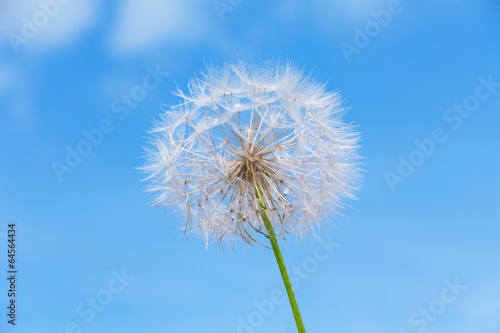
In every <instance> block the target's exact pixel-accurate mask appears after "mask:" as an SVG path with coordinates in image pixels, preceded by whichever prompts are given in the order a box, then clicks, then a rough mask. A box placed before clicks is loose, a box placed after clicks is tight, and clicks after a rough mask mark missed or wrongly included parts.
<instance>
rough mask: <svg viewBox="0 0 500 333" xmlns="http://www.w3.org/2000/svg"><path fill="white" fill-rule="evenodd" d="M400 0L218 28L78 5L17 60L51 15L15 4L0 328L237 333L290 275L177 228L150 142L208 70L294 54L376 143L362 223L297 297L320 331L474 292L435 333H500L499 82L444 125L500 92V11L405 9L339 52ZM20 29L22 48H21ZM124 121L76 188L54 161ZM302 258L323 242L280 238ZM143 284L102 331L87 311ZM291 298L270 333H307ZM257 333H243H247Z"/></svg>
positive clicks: (272, 5) (10, 7) (175, 9)
mask: <svg viewBox="0 0 500 333" xmlns="http://www.w3.org/2000/svg"><path fill="white" fill-rule="evenodd" d="M387 6H388V3H387V1H379V0H345V1H326V0H325V1H295V0H279V1H248V0H245V1H243V2H242V3H241V4H239V5H234V6H232V7H234V8H232V9H233V10H232V11H227V12H225V13H224V14H223V18H224V19H223V20H221V19H220V17H219V15H218V13H217V11H216V9H215V8H214V6H213V3H212V2H211V1H210V0H203V1H201V0H198V1H195V0H189V1H187V0H182V1H181V0H177V1H173V0H169V1H160V0H127V1H106V2H105V1H97V0H73V1H70V2H69V3H68V4H65V5H61V6H60V8H59V10H58V12H57V14H56V15H55V16H54V17H51V18H50V19H49V22H48V23H47V24H46V25H45V26H43V27H42V28H40V29H39V31H38V33H37V34H36V35H35V36H34V37H33V38H31V39H29V40H28V42H27V43H25V44H22V45H20V46H19V50H18V52H17V53H16V52H15V51H14V48H13V47H12V44H11V43H10V42H9V39H8V36H9V33H17V34H20V32H21V29H22V26H23V21H22V18H23V17H27V18H28V19H30V20H31V19H32V17H33V15H34V14H36V13H37V12H38V11H40V5H39V4H38V3H37V2H35V1H14V0H6V1H1V2H0V36H1V40H0V137H1V142H0V156H1V159H0V168H1V169H0V170H1V172H0V241H1V243H0V248H1V251H0V263H1V267H2V273H1V277H2V278H1V281H2V282H1V283H0V287H1V288H2V289H1V290H0V295H1V296H0V304H1V307H0V308H1V309H2V310H0V318H1V319H0V320H1V322H0V327H1V330H2V332H30V333H31V332H44V333H47V332H53V333H61V332H65V325H66V323H68V322H71V321H74V322H76V323H77V324H78V326H79V329H81V332H95V333H100V332H124V333H125V332H176V333H184V332H204V333H211V332H214V333H215V332H217V333H225V332H228V333H229V332H237V326H238V317H241V318H247V316H248V315H249V314H251V313H252V312H253V311H255V307H254V305H253V302H254V301H255V300H257V301H262V300H264V299H267V298H269V294H270V292H271V291H272V290H274V289H276V288H282V281H281V278H280V275H279V272H278V269H277V267H276V264H275V262H274V258H273V255H272V252H271V251H269V250H267V249H263V248H250V249H248V251H247V250H245V249H237V250H236V252H235V253H234V254H233V252H232V251H231V250H226V251H222V250H220V249H218V248H217V247H216V246H212V247H209V248H208V251H206V250H205V245H204V242H203V240H201V239H200V240H196V239H189V240H188V241H187V242H186V240H185V239H184V238H183V237H182V234H180V233H178V232H176V230H177V227H178V225H179V222H180V221H177V220H176V218H175V217H174V216H172V214H171V212H170V211H166V212H165V210H164V209H163V208H150V207H149V206H148V202H149V201H150V200H151V199H152V198H151V196H149V195H148V194H147V193H145V192H144V186H145V183H143V182H141V179H142V178H143V175H141V174H140V173H138V171H137V170H136V169H135V168H136V167H138V166H140V165H141V164H142V159H141V154H142V149H141V145H142V144H144V142H145V138H144V137H145V136H146V132H145V130H146V129H147V128H149V127H150V124H151V121H152V120H153V119H155V118H156V117H157V116H158V114H159V113H160V106H161V104H163V103H165V104H170V103H176V101H177V98H176V97H174V96H172V95H171V91H172V90H175V89H176V85H178V86H179V87H181V88H186V82H187V80H188V78H189V77H191V76H193V75H194V73H195V72H197V71H198V70H199V69H203V67H204V64H205V62H212V61H213V62H217V63H222V62H224V61H226V60H234V59H236V58H237V57H241V58H244V59H249V58H250V57H252V58H253V59H254V60H258V59H259V57H260V58H265V57H267V56H281V57H282V58H286V59H290V60H292V61H293V62H295V63H296V64H298V65H299V66H301V67H302V66H303V67H304V68H305V70H307V71H311V70H312V71H313V72H314V74H315V75H316V76H317V77H318V79H320V80H323V81H327V82H328V83H327V88H328V89H329V90H340V91H342V94H343V96H344V98H345V100H346V102H347V103H348V104H349V105H350V106H351V110H350V112H349V113H348V114H347V118H346V121H349V122H350V121H354V122H355V123H356V124H357V125H358V128H359V130H360V131H361V132H362V133H363V142H362V145H363V148H362V152H363V154H364V156H366V159H365V165H364V168H365V170H366V172H365V180H364V189H363V191H362V192H361V193H360V195H359V200H358V201H354V202H352V203H351V206H352V207H351V208H349V209H348V210H346V216H347V218H345V219H343V220H341V221H337V222H336V223H335V225H336V226H337V227H335V226H333V224H332V227H331V228H330V229H329V230H327V231H323V232H322V233H320V234H319V235H320V236H321V237H322V238H325V239H326V238H327V236H328V235H330V236H331V237H332V239H333V240H334V241H335V242H337V243H339V244H341V246H340V248H339V249H337V250H336V251H335V253H334V254H333V255H332V256H331V257H330V258H329V259H328V260H327V261H325V262H321V263H320V264H319V266H318V268H317V269H316V270H315V271H314V272H313V273H311V274H310V276H309V277H308V278H307V279H305V280H304V281H303V282H302V284H301V287H300V288H299V290H297V291H296V295H297V299H298V301H299V305H300V308H301V311H302V316H303V319H304V322H305V324H306V328H307V331H308V332H309V333H312V332H321V333H322V332H343V333H365V332H374V333H378V332H380V333H387V332H398V333H399V332H408V333H409V332H417V329H418V328H419V326H412V325H411V324H410V322H409V317H410V316H411V315H412V314H413V313H414V312H415V311H418V309H419V308H420V307H427V306H429V304H430V303H431V302H432V301H433V300H435V299H436V298H439V297H440V294H441V291H442V290H443V289H444V288H445V284H444V281H445V280H449V281H453V280H454V279H455V278H457V279H458V281H460V283H461V284H463V285H466V286H467V289H466V290H465V291H463V293H462V295H460V296H459V297H458V298H457V299H456V301H454V302H453V303H451V304H449V305H447V307H446V310H445V311H444V312H443V313H442V314H440V315H439V316H437V318H436V320H435V321H434V322H430V323H429V326H428V328H427V329H426V331H427V332H436V333H451V332H453V333H466V332H478V333H479V332H484V333H499V332H500V283H499V281H500V268H499V265H498V260H499V258H500V246H499V238H500V225H499V222H500V208H499V207H500V206H499V204H498V201H499V197H500V196H499V188H500V176H499V172H498V170H499V166H500V154H499V152H500V149H499V148H500V140H499V139H500V134H499V130H498V128H499V125H500V116H499V106H500V88H498V87H497V88H496V89H497V90H496V91H495V92H494V93H493V94H492V95H491V96H490V97H489V98H488V99H486V100H484V101H481V104H480V106H479V108H478V109H477V110H476V111H475V112H473V113H471V115H470V117H468V118H467V119H464V120H463V123H462V125H461V126H460V127H459V128H458V129H453V128H452V127H451V125H452V124H451V123H449V122H448V123H447V122H446V121H444V119H443V115H444V114H445V112H446V111H447V110H448V109H449V108H451V107H452V106H453V104H454V103H462V102H463V101H464V99H465V98H466V97H468V96H471V95H473V94H474V92H475V89H476V87H477V85H478V84H480V82H479V80H478V77H480V76H483V77H485V78H486V77H488V76H489V75H492V77H493V79H494V80H495V81H497V82H498V81H500V4H499V2H498V1H494V0H478V1H465V0H433V1H423V0H420V1H416V0H415V1H409V0H401V4H400V8H401V9H402V10H401V11H400V13H398V14H396V15H392V17H391V22H390V23H389V24H388V25H387V26H386V27H383V28H382V29H381V31H380V33H378V34H376V35H375V36H374V37H373V38H371V40H370V43H369V44H368V45H367V46H366V47H364V48H362V49H360V52H359V53H358V54H353V55H352V59H351V61H350V62H348V61H347V60H346V57H345V56H344V54H343V53H342V50H341V48H340V47H339V45H340V44H341V43H342V42H345V43H349V44H351V45H354V44H353V43H354V42H353V40H354V37H355V30H354V29H355V28H356V27H358V28H360V29H364V28H365V27H366V26H367V24H369V22H371V21H373V19H374V18H373V16H372V14H371V13H370V12H371V11H372V10H375V11H377V12H378V11H380V10H383V9H386V8H387ZM11 36H12V35H11ZM148 66H149V67H151V68H155V67H156V66H160V68H161V69H162V70H163V71H165V72H169V76H168V77H167V78H165V79H164V80H163V82H162V83H161V84H160V86H159V87H158V88H157V89H155V90H153V91H151V92H149V94H148V96H147V97H146V98H145V100H144V101H142V102H140V103H139V105H138V106H137V107H136V108H133V109H130V114H129V116H128V117H125V119H120V118H119V115H120V114H118V113H114V112H113V110H112V107H111V105H112V103H113V102H114V101H115V100H116V99H117V98H120V96H121V95H122V94H124V93H130V91H131V89H133V88H134V87H136V86H137V85H140V84H142V79H143V77H144V76H145V75H146V74H147V70H146V68H147V67H148ZM104 118H109V119H111V121H112V123H113V125H114V126H115V127H114V131H113V132H111V133H109V134H106V135H105V136H104V138H103V141H102V143H101V144H99V145H98V146H96V147H94V148H93V151H92V153H91V154H90V155H88V156H86V157H84V159H83V161H82V163H81V164H80V165H79V166H78V167H76V168H74V171H73V172H71V173H67V174H64V176H63V180H62V181H61V182H60V181H59V180H58V178H57V176H56V174H55V173H54V170H53V167H52V165H53V162H54V161H58V162H61V163H64V160H65V158H66V147H67V146H69V147H72V148H75V147H76V146H77V144H78V143H79V142H80V141H81V140H83V139H85V137H84V135H83V134H82V131H83V130H91V129H94V128H97V127H98V126H99V122H100V121H101V120H102V119H104ZM435 128H442V129H443V130H444V131H445V133H446V134H447V136H448V140H447V141H446V142H444V143H443V144H439V145H437V147H436V150H435V152H434V153H433V154H432V155H431V156H429V157H428V158H426V160H425V161H424V163H423V164H422V165H420V166H418V167H417V168H416V169H415V171H414V173H413V174H412V175H411V176H410V177H408V178H407V179H406V181H405V182H404V183H399V184H397V185H396V187H395V191H391V189H390V187H389V185H388V183H387V181H386V179H385V176H384V174H385V173H386V172H387V171H390V172H396V171H397V168H398V165H399V160H398V157H399V156H403V157H404V158H408V156H409V155H410V153H412V151H414V150H415V149H416V145H415V143H414V140H416V139H419V140H422V139H425V138H429V137H430V136H431V132H432V131H433V130H434V129H435ZM11 221H15V222H16V223H17V225H18V247H19V254H18V259H19V266H18V267H19V271H20V274H19V278H18V289H19V298H18V325H17V326H16V327H15V329H12V328H11V327H9V326H10V325H7V324H6V317H5V312H6V309H5V306H6V302H7V297H6V289H7V284H6V281H5V278H4V277H3V276H4V274H5V273H4V271H5V265H6V259H7V258H6V246H5V245H6V242H5V241H6V239H5V238H4V237H5V234H6V229H7V223H8V222H11ZM282 244H283V245H282V246H283V248H282V250H283V255H284V257H285V260H286V262H287V264H288V265H289V266H290V267H291V266H292V265H293V264H300V263H301V262H302V260H304V258H307V257H310V256H311V255H312V254H313V252H314V249H315V248H316V246H317V242H316V241H315V240H314V239H310V240H308V241H306V242H305V243H304V244H303V245H302V244H300V242H299V241H297V240H295V239H289V240H287V242H284V243H282ZM122 268H125V269H126V272H127V273H128V274H130V275H133V276H134V277H135V279H134V280H133V281H130V283H129V285H128V286H126V288H125V289H124V290H123V292H121V293H119V294H116V295H114V298H113V300H112V301H111V302H110V303H109V304H108V305H106V306H105V307H104V309H103V311H102V312H98V313H96V316H95V319H94V320H93V321H91V322H90V323H86V322H85V321H84V319H85V317H82V316H79V315H78V314H77V312H76V309H77V307H78V306H79V304H81V303H82V302H83V303H84V302H86V299H87V298H88V297H96V295H97V294H98V293H99V292H100V291H102V290H103V288H106V287H107V286H108V283H109V281H110V280H111V279H112V278H113V275H112V270H114V269H115V270H118V271H120V270H121V269H122ZM294 330H295V328H294V322H293V317H292V314H291V311H290V309H289V306H288V304H287V303H284V304H281V305H278V306H277V307H276V309H275V311H274V312H273V314H272V315H271V316H269V317H268V318H267V317H266V318H265V320H264V322H263V323H262V324H261V325H260V326H259V327H257V328H255V329H254V332H262V333H264V332H294ZM240 331H241V332H245V331H244V330H240Z"/></svg>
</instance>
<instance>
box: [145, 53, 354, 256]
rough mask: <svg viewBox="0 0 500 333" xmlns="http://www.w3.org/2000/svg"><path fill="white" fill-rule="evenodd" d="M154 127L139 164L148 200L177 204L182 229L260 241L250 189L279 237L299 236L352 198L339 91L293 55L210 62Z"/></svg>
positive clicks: (349, 147) (349, 138) (347, 128)
mask: <svg viewBox="0 0 500 333" xmlns="http://www.w3.org/2000/svg"><path fill="white" fill-rule="evenodd" d="M177 95H178V96H179V97H180V98H181V102H180V103H179V104H177V105H174V106H169V107H167V108H166V109H164V113H163V114H162V115H161V118H160V120H159V121H157V122H156V124H155V126H154V127H153V129H152V130H151V139H150V142H149V144H148V146H147V147H146V148H145V149H146V153H145V159H146V163H145V165H144V166H143V167H142V169H143V171H145V172H146V173H147V174H148V176H147V179H148V180H149V181H150V185H149V187H148V189H149V191H151V192H153V193H154V194H155V199H154V205H161V206H174V207H176V209H177V211H178V212H179V213H180V214H181V215H182V216H183V217H184V219H185V222H186V223H185V224H184V225H183V227H182V228H183V230H184V233H185V235H186V236H189V235H191V234H199V235H203V236H204V238H205V241H206V243H207V245H208V244H209V243H210V242H212V241H217V242H219V243H220V244H221V245H227V244H231V245H233V246H234V245H236V244H237V243H239V241H244V242H246V243H247V244H255V243H259V242H258V240H257V239H256V238H257V237H256V236H257V234H259V233H262V234H264V235H265V234H266V233H267V232H266V228H265V226H264V224H263V222H262V220H261V218H260V216H259V206H258V201H257V199H256V195H255V191H256V189H258V190H259V191H260V192H261V193H262V196H263V201H264V203H265V205H266V209H267V213H268V215H269V217H270V219H271V221H272V224H273V227H274V229H275V230H277V231H278V232H277V234H278V236H280V237H284V235H285V234H287V233H291V234H294V235H296V236H297V237H299V238H300V239H301V240H304V239H305V238H306V237H307V236H308V235H310V234H311V233H313V234H314V231H315V229H316V227H320V226H322V225H324V224H325V222H327V221H328V220H329V219H332V218H335V217H336V216H338V215H339V214H340V212H341V209H342V208H343V206H344V204H345V201H346V200H347V199H355V193H356V190H357V188H358V184H359V180H360V172H359V168H358V161H359V155H358V148H359V146H358V142H359V134H358V133H357V132H356V131H355V130H354V129H353V127H352V125H348V124H345V123H344V122H343V121H342V117H343V114H344V113H345V108H344V107H343V103H342V100H341V98H340V96H339V94H338V93H336V92H327V91H326V90H325V85H324V84H320V83H317V82H316V81H315V80H314V79H313V78H311V76H310V75H306V74H305V73H304V72H302V71H301V70H299V69H298V68H297V67H295V66H293V65H292V64H290V63H283V62H280V61H266V62H263V63H261V64H254V63H246V62H243V61H238V62H234V63H225V64H224V65H222V66H220V67H217V66H208V67H207V69H206V71H204V72H203V73H201V74H200V75H199V76H198V77H195V78H193V79H191V80H190V82H189V84H188V93H184V92H182V91H178V92H177Z"/></svg>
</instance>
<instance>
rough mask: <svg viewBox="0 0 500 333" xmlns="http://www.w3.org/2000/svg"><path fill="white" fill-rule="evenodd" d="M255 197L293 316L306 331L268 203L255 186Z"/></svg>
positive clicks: (301, 332)
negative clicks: (269, 214)
mask: <svg viewBox="0 0 500 333" xmlns="http://www.w3.org/2000/svg"><path fill="white" fill-rule="evenodd" d="M255 197H256V198H257V202H258V204H259V210H260V215H261V216H262V220H263V221H264V225H265V226H266V229H267V232H268V234H269V240H270V241H271V246H272V248H273V252H274V256H275V257H276V261H277V262H278V266H279V268H280V273H281V277H282V278H283V282H284V283H285V287H286V292H287V294H288V299H289V300H290V305H291V306H292V311H293V316H294V318H295V323H296V324H297V329H298V331H299V333H305V332H306V330H305V329H304V324H303V323H302V317H301V316H300V311H299V306H298V305H297V300H296V299H295V294H294V293H293V289H292V284H291V283H290V278H289V277H288V273H287V271H286V267H285V262H284V261H283V257H282V256H281V251H280V248H279V246H278V241H277V240H276V234H275V233H274V229H273V225H272V224H271V221H270V220H269V217H268V216H267V208H266V203H265V202H264V199H263V198H262V194H261V193H260V189H259V188H257V187H256V188H255Z"/></svg>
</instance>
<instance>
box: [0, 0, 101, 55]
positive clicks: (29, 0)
mask: <svg viewBox="0 0 500 333" xmlns="http://www.w3.org/2000/svg"><path fill="white" fill-rule="evenodd" d="M59 1H60V0H41V1H35V0H25V1H7V2H2V3H0V22H1V23H0V34H1V35H3V36H9V34H10V36H12V34H16V35H18V36H20V37H23V38H26V39H25V42H23V43H22V44H19V45H18V49H19V52H22V51H23V50H24V49H27V50H35V49H36V50H39V49H44V50H46V49H54V48H59V47H62V46H65V45H67V44H70V43H72V42H74V41H75V40H76V39H77V38H78V37H80V36H81V35H82V34H83V33H84V32H86V31H87V30H88V29H89V28H91V27H92V26H93V24H94V23H95V22H96V21H97V18H98V17H99V13H100V9H101V8H100V6H101V5H100V4H99V3H98V2H97V0H72V1H68V3H59ZM61 2H62V1H61ZM26 21H28V22H29V23H26ZM30 24H32V27H31V30H30V33H31V35H29V36H27V35H26V34H23V29H24V30H26V26H28V25H30ZM2 40H3V41H4V42H7V43H9V39H7V38H3V39H2ZM11 45H12V44H11Z"/></svg>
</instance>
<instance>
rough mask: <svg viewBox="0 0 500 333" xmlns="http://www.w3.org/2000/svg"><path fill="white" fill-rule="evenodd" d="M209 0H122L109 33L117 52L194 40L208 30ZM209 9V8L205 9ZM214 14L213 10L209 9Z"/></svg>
mask: <svg viewBox="0 0 500 333" xmlns="http://www.w3.org/2000/svg"><path fill="white" fill-rule="evenodd" d="M210 3H211V2H210V1H206V2H200V1H195V0H182V1H179V0H126V1H125V2H124V4H123V5H122V7H121V8H120V10H119V17H118V22H117V24H116V26H115V27H114V29H113V31H112V33H111V41H110V44H111V47H112V49H113V51H115V52H117V53H129V52H136V51H142V50H144V49H146V48H149V47H154V46H156V45H159V44H162V43H165V42H172V41H175V42H182V43H194V42H198V41H200V40H201V39H202V38H203V37H204V36H206V34H207V33H208V30H209V29H208V25H209V20H208V19H207V17H206V15H207V14H208V13H212V12H211V11H213V8H211V6H207V4H210ZM209 10H210V11H209ZM212 14H213V15H214V16H215V13H212Z"/></svg>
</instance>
